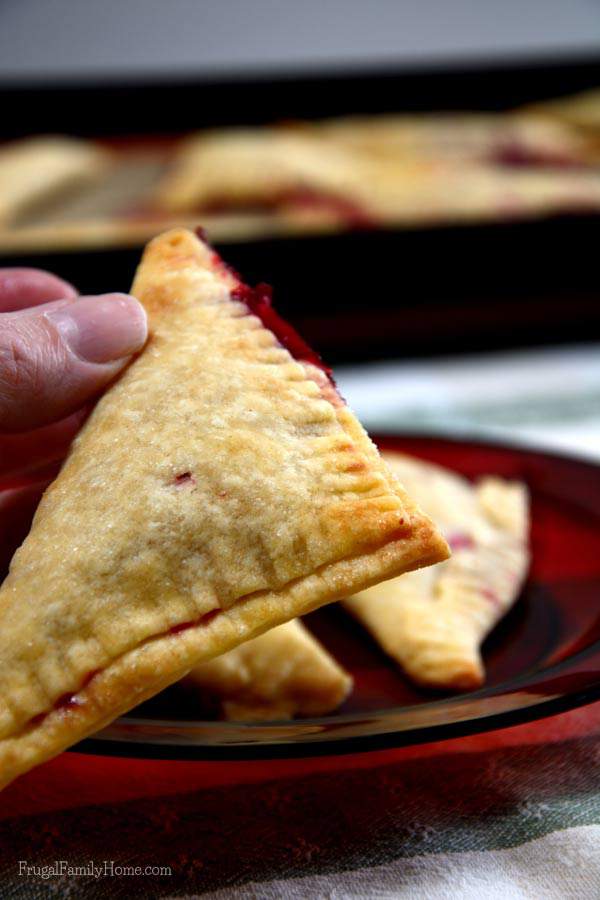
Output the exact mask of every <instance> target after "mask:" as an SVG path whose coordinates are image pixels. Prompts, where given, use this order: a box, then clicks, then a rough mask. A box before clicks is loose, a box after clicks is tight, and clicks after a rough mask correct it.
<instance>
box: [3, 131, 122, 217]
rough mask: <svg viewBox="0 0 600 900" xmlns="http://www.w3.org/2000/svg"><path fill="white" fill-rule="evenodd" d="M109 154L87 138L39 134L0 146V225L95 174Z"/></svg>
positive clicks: (103, 165) (106, 161)
mask: <svg viewBox="0 0 600 900" xmlns="http://www.w3.org/2000/svg"><path fill="white" fill-rule="evenodd" d="M109 159H110V157H109V154H108V153H107V152H106V151H104V150H102V149H101V148H100V147H98V146H96V145H95V144H93V143H91V142H90V141H82V140H77V139H75V138H67V137H58V136H56V137H55V136H53V135H42V136H40V137H34V138H27V139H25V140H22V141H15V142H14V143H10V144H6V145H5V146H3V147H2V148H1V149H0V226H5V225H12V224H14V221H15V220H16V219H18V217H19V215H20V214H21V213H23V212H24V211H26V210H28V209H29V208H30V207H33V206H35V205H36V204H37V203H39V202H41V201H45V200H47V199H48V198H50V197H55V196H56V195H57V194H59V193H61V192H64V191H67V190H70V189H72V188H73V187H74V186H75V185H79V184H82V183H85V182H87V181H90V180H93V179H94V178H97V177H98V176H99V175H100V174H101V173H102V172H103V171H104V170H105V169H106V168H107V165H108V162H109Z"/></svg>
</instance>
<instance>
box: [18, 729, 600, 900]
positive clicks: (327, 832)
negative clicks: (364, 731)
mask: <svg viewBox="0 0 600 900" xmlns="http://www.w3.org/2000/svg"><path fill="white" fill-rule="evenodd" d="M599 760H600V749H599V744H598V740H597V739H594V738H581V739H576V740H571V741H564V742H562V743H555V744H554V743H553V744H540V745H535V746H533V745H532V746H519V747H512V748H511V747H509V748H503V749H498V750H494V751H489V752H485V753H465V754H456V755H452V756H442V757H431V758H428V759H423V760H419V759H411V760H406V761H399V762H398V763H395V764H392V765H385V766H376V767H373V768H369V769H360V770H356V769H351V770H347V771H339V772H333V773H328V774H326V775H325V774H318V775H309V776H304V777H301V778H295V779H294V778H292V779H282V780H278V781H271V782H266V783H259V784H252V785H234V786H231V787H229V788H218V789H215V790H207V791H197V792H194V793H188V794H180V795H175V796H170V797H161V798H156V799H144V800H139V801H131V802H126V803H120V804H116V805H110V806H95V807H86V808H82V809H77V810H69V811H65V812H60V813H51V814H47V815H44V816H41V815H40V816H32V817H28V818H21V819H19V820H13V821H9V820H7V821H5V822H2V823H0V847H1V848H2V861H1V868H0V896H2V897H5V896H9V897H20V896H23V897H27V898H37V897H38V896H39V897H42V896H44V897H45V896H47V893H45V891H47V889H48V882H46V883H45V885H44V884H42V883H41V882H39V881H36V880H35V879H28V880H27V881H26V882H25V881H24V880H23V879H22V878H19V877H18V875H17V864H18V861H19V860H29V861H31V862H32V863H34V864H35V865H48V864H51V863H52V862H53V861H54V860H61V859H64V860H68V861H69V864H71V865H84V864H86V863H87V862H89V860H93V861H95V862H102V861H103V860H113V861H114V862H115V864H119V865H140V866H145V865H148V864H151V865H164V864H168V865H171V866H172V868H173V874H172V875H171V876H170V877H168V878H166V877H165V878H159V879H153V878H148V879H146V878H145V877H140V878H136V879H135V884H134V883H133V881H132V879H131V878H129V879H123V880H122V881H120V880H119V879H116V878H104V879H98V880H93V882H92V883H90V881H91V880H90V879H89V878H86V877H80V878H76V879H74V880H72V881H70V882H69V883H68V887H69V889H70V890H72V891H76V890H78V889H81V890H85V896H86V897H96V896H97V897H104V896H107V895H110V896H111V898H113V897H114V898H119V897H127V898H130V897H134V896H137V895H138V892H139V895H141V896H153V897H154V896H163V895H165V896H169V897H175V896H188V895H193V894H200V893H203V892H208V891H213V892H214V891H218V890H224V889H228V890H231V889H233V888H237V887H240V886H242V885H245V884H261V885H262V884H265V885H266V884H268V883H270V882H275V881H280V880H282V879H290V878H301V877H305V876H317V875H319V876H323V875H327V874H328V873H342V872H348V871H354V870H364V869H372V870H373V874H374V876H375V872H376V870H377V868H378V867H381V866H388V865H391V864H393V863H394V862H395V861H398V860H410V859H418V858H419V857H425V856H427V857H431V856H434V855H436V854H443V855H448V854H452V853H465V852H471V853H472V852H481V853H483V852H486V851H496V850H501V849H506V848H511V847H517V846H519V845H521V844H525V843H526V842H530V841H531V840H532V839H537V838H541V837H544V836H545V835H547V834H549V833H552V832H557V833H561V832H562V831H563V830H564V829H572V828H581V827H586V826H595V825H598V824H600V766H598V762H599ZM374 886H375V887H376V881H375V882H374ZM54 887H55V888H58V889H59V890H62V889H63V888H64V887H65V885H64V884H56V883H55V884H54ZM38 890H39V892H38ZM261 890H262V889H261ZM76 895H77V894H76ZM256 896H260V897H262V896H263V894H262V892H260V891H259V892H258V893H257V894H256ZM342 896H343V895H342ZM373 896H377V895H376V894H374V895H373ZM424 896H426V895H424ZM523 896H524V897H525V896H529V895H528V894H523ZM531 896H536V895H531ZM537 896H540V895H537ZM537 896H536V900H537ZM541 896H542V897H543V896H544V895H543V894H542V895H541ZM598 896H600V890H599V892H598Z"/></svg>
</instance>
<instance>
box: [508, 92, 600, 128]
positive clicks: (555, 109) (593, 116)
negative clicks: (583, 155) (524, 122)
mask: <svg viewBox="0 0 600 900" xmlns="http://www.w3.org/2000/svg"><path fill="white" fill-rule="evenodd" d="M522 112H523V113H524V114H525V115H529V114H535V115H541V116H548V117H550V118H552V119H554V118H555V119H556V120H559V121H560V122H566V123H567V124H568V125H571V126H573V127H574V128H576V129H578V130H580V131H581V132H582V133H583V134H589V135H592V136H593V137H597V136H598V133H599V132H600V88H597V87H596V88H592V89H591V90H588V91H581V92H580V93H577V94H568V95H567V96H566V97H556V98H553V99H551V100H542V101H540V102H539V103H535V104H531V105H529V106H525V107H523V108H522Z"/></svg>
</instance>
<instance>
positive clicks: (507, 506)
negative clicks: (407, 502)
mask: <svg viewBox="0 0 600 900" xmlns="http://www.w3.org/2000/svg"><path fill="white" fill-rule="evenodd" d="M384 456H385V459H386V461H387V462H388V463H389V465H390V467H391V469H392V470H393V471H394V472H395V474H396V475H397V476H398V478H399V479H400V481H401V482H402V484H403V485H404V486H405V487H406V488H407V490H408V491H409V492H410V494H411V496H413V497H415V499H416V500H417V502H418V503H419V504H421V505H422V507H423V509H424V510H425V511H426V512H427V513H428V514H429V515H431V516H434V517H435V519H436V522H438V524H439V525H440V527H441V528H442V530H443V532H444V534H445V536H446V538H447V540H448V543H449V545H450V547H451V549H452V557H451V558H450V559H449V560H448V561H446V562H443V563H440V564H439V565H437V566H432V567H431V568H429V569H426V570H423V571H421V572H411V573H409V574H408V575H403V576H402V577H401V578H394V579H392V580H391V581H386V582H384V583H382V584H378V585H376V586H375V587H372V588H369V589H368V590H366V591H361V592H360V593H359V594H356V595H354V596H353V597H351V598H350V599H349V600H346V601H345V606H346V608H347V609H348V610H349V611H350V612H351V613H352V614H353V615H354V616H356V618H357V619H359V620H360V621H361V622H362V623H363V624H364V625H365V626H366V627H367V628H368V630H369V631H370V632H371V633H372V634H373V636H374V637H375V638H376V640H377V641H378V642H379V643H380V644H381V646H382V647H383V649H384V650H385V651H386V652H387V653H389V655H390V656H392V657H393V658H394V659H395V660H396V661H397V662H399V663H400V665H401V666H402V668H403V669H404V671H405V672H406V674H407V675H409V676H410V678H411V679H413V680H414V681H416V682H417V683H419V684H421V685H424V686H426V687H433V688H447V689H456V690H468V689H471V688H476V687H479V686H480V685H481V684H482V683H483V681H484V677H485V674H484V668H483V662H482V659H481V653H480V647H481V644H482V642H483V640H484V639H485V637H486V636H487V635H488V634H489V632H490V631H491V630H492V628H493V627H494V625H495V624H496V623H497V622H498V621H499V620H500V619H501V618H502V616H503V615H504V614H505V613H506V612H507V611H508V610H509V609H510V607H511V606H512V604H513V603H514V601H515V600H516V599H517V597H518V595H519V592H520V590H521V587H522V585H523V582H524V580H525V576H526V574H527V567H528V562H529V550H528V531H529V523H528V503H527V491H526V488H525V486H524V485H523V484H521V483H519V482H514V481H506V480H504V479H501V478H496V477H486V478H482V479H481V480H480V481H479V482H477V483H476V484H471V483H470V482H469V481H467V480H466V479H465V478H462V477H461V476H460V475H457V474H456V473H454V472H450V471H449V470H447V469H443V468H441V467H440V466H436V465H432V464H431V463H425V462H421V461H419V460H416V459H412V458H410V457H408V456H403V455H401V454H396V453H386V454H384Z"/></svg>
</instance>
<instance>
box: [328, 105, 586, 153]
mask: <svg viewBox="0 0 600 900" xmlns="http://www.w3.org/2000/svg"><path fill="white" fill-rule="evenodd" d="M315 127H316V128H317V129H318V133H320V134H321V135H322V136H324V137H327V138H329V139H330V140H332V141H334V142H335V143H338V144H340V145H343V146H345V147H349V148H352V149H354V150H359V151H362V152H364V153H367V154H368V155H370V156H374V157H377V158H386V159H395V160H397V161H398V162H399V163H402V161H403V160H410V159H414V160H420V161H423V160H432V159H435V160H446V161H455V162H456V161H460V162H463V163H468V162H488V163H499V164H508V165H513V164H516V165H523V164H529V165H536V164H564V163H576V162H580V161H582V160H583V159H584V158H585V149H586V147H585V143H584V142H583V141H582V140H581V138H580V137H579V135H577V134H576V133H574V132H573V130H572V129H571V128H569V127H567V126H566V125H563V124H562V123H560V122H557V121H550V120H549V119H547V120H542V119H540V118H533V117H529V118H528V117H525V116H516V115H509V114H506V113H497V114H494V113H465V112H463V113H458V112H450V113H434V114H414V115H402V114H401V115H383V116H350V117H347V118H340V119H331V120H328V121H324V122H322V123H317V125H316V126H315Z"/></svg>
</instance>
